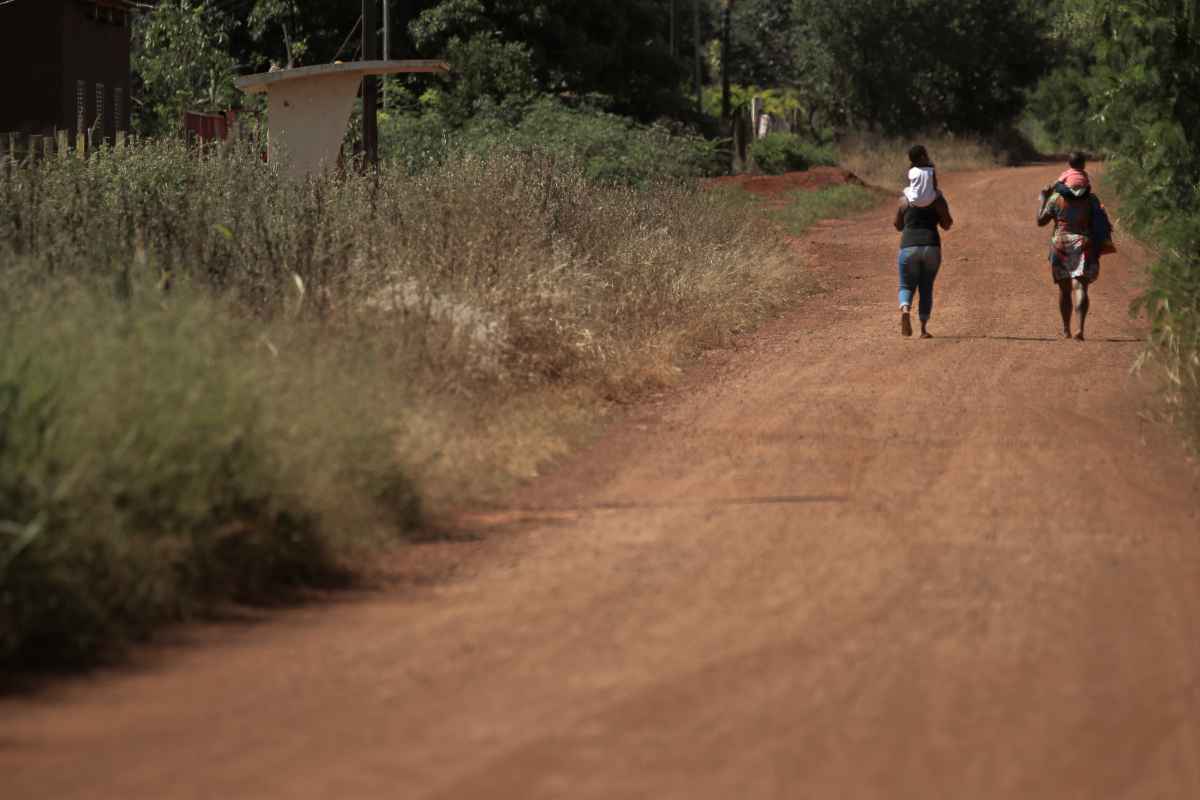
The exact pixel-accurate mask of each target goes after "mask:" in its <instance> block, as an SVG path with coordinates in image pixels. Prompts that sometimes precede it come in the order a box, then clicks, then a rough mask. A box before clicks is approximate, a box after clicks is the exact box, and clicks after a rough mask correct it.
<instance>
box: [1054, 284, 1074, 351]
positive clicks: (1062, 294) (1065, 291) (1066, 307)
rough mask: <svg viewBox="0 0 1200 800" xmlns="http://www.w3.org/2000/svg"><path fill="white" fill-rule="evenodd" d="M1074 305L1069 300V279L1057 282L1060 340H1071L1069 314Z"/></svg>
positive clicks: (1070, 299)
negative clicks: (1061, 324) (1060, 325)
mask: <svg viewBox="0 0 1200 800" xmlns="http://www.w3.org/2000/svg"><path fill="white" fill-rule="evenodd" d="M1074 307H1075V304H1074V301H1073V300H1072V298H1071V279H1070V278H1067V279H1066V280H1062V281H1059V282H1058V311H1059V313H1060V314H1062V323H1063V326H1062V338H1064V339H1070V338H1071V312H1072V311H1073V310H1074Z"/></svg>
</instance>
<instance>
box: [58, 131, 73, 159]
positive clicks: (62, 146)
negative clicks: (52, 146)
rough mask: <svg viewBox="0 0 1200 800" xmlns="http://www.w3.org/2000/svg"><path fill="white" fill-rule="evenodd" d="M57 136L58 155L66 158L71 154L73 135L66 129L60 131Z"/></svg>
mask: <svg viewBox="0 0 1200 800" xmlns="http://www.w3.org/2000/svg"><path fill="white" fill-rule="evenodd" d="M56 138H57V139H58V157H59V158H66V157H67V156H69V155H70V154H71V137H70V136H68V135H67V132H66V131H58V133H57V136H56Z"/></svg>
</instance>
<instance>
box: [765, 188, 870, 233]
mask: <svg viewBox="0 0 1200 800" xmlns="http://www.w3.org/2000/svg"><path fill="white" fill-rule="evenodd" d="M879 202H880V201H879V194H878V193H877V192H873V191H871V190H870V189H867V188H866V187H863V186H856V185H854V184H843V185H842V186H830V187H828V188H826V189H819V190H817V191H815V192H812V191H798V192H792V193H791V194H790V195H789V196H788V202H787V205H786V206H785V207H784V208H782V209H779V210H778V211H773V212H772V213H771V216H772V218H774V219H775V220H776V221H777V222H779V223H781V224H782V225H783V227H784V230H786V231H787V232H788V233H789V234H791V235H792V236H799V235H800V234H802V233H804V231H806V230H808V229H809V228H810V227H812V225H813V224H814V223H816V222H817V221H818V220H822V219H830V218H833V217H843V216H847V215H849V214H854V213H857V212H859V211H869V210H870V209H872V208H875V207H877V206H878V205H879Z"/></svg>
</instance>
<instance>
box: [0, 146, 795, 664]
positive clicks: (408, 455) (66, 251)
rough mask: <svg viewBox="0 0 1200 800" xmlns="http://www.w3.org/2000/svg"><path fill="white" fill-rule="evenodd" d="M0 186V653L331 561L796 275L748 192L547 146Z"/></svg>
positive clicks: (595, 406) (764, 309)
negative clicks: (310, 175)
mask: <svg viewBox="0 0 1200 800" xmlns="http://www.w3.org/2000/svg"><path fill="white" fill-rule="evenodd" d="M0 198H8V199H11V200H14V201H15V200H16V199H20V200H21V202H4V203H3V204H0V282H2V285H3V287H4V291H3V292H0V319H2V320H3V322H0V332H2V333H3V337H4V341H5V347H4V348H2V350H0V667H14V666H18V665H23V666H26V667H28V666H31V665H34V664H47V663H60V664H61V663H86V662H88V661H90V660H93V659H95V658H97V657H99V656H101V655H103V654H104V653H105V652H106V651H108V650H109V649H111V648H112V647H113V646H115V645H118V644H119V643H120V642H121V641H124V640H127V639H129V638H137V637H140V636H143V635H145V634H147V633H148V632H150V631H151V630H152V629H153V628H154V627H155V626H157V625H160V624H162V623H164V622H167V621H170V620H177V619H181V618H186V617H188V616H191V615H194V614H201V613H204V612H205V611H206V610H207V609H209V608H212V607H213V605H214V604H218V603H221V602H225V601H227V600H229V599H254V598H271V597H275V596H276V595H277V592H278V591H280V589H281V587H285V588H286V587H288V586H305V585H311V584H313V583H320V582H322V581H324V580H326V579H328V578H329V577H330V576H336V575H338V574H339V572H340V570H341V567H343V566H345V565H347V564H348V565H350V566H351V567H353V566H354V565H355V564H356V563H359V562H358V559H359V558H360V554H361V552H362V551H363V548H373V547H375V546H377V545H379V544H380V543H381V542H387V541H395V540H396V539H397V538H398V537H399V536H403V535H406V534H409V533H411V532H413V531H414V530H415V529H416V527H417V526H418V524H419V522H420V512H421V510H422V509H427V510H428V511H429V513H430V514H431V515H433V516H437V515H438V514H439V513H441V512H442V511H443V510H445V509H449V508H455V507H458V508H461V507H462V506H463V505H464V504H467V503H472V502H477V501H480V500H482V499H485V498H487V497H489V496H493V495H494V494H495V493H496V492H497V491H501V490H503V489H505V488H507V487H508V486H510V485H511V484H512V482H513V481H515V480H519V479H521V478H523V477H525V476H527V475H529V474H530V473H531V472H532V471H533V470H534V469H535V468H536V466H537V465H538V464H539V463H541V462H543V461H544V460H545V458H546V457H548V456H550V455H553V454H555V453H559V452H562V450H563V448H564V446H565V444H564V443H565V442H566V441H568V440H569V438H570V436H571V435H572V433H573V431H574V430H575V427H574V426H575V425H577V424H578V423H579V422H581V421H586V420H588V419H590V418H593V417H594V416H595V415H596V413H597V411H598V410H599V409H600V408H602V407H603V405H604V403H605V402H606V401H609V400H613V399H624V398H628V397H630V396H632V395H633V394H635V393H637V392H638V391H640V390H642V389H644V388H647V387H650V386H654V385H658V384H661V383H663V382H665V381H669V380H671V379H672V377H673V376H674V375H675V374H676V372H677V368H678V366H679V365H680V364H681V363H682V362H683V361H684V360H685V359H687V358H688V357H689V356H690V355H691V354H692V353H694V352H696V351H697V350H699V349H701V348H707V347H712V346H717V345H720V344H721V343H723V342H725V341H727V340H728V339H729V337H731V336H732V335H733V334H734V333H736V332H738V331H742V330H745V329H747V328H748V327H749V326H751V325H753V324H754V323H755V322H756V321H759V320H761V319H762V318H764V316H765V315H767V314H769V313H770V312H772V311H773V310H775V309H778V308H780V307H782V306H783V305H785V304H787V303H788V302H789V301H790V300H791V299H792V298H794V297H796V296H797V293H798V292H799V291H801V290H803V289H804V284H805V277H804V273H803V271H801V270H797V269H795V266H794V264H793V259H792V256H791V254H790V253H789V252H788V249H787V247H786V245H785V244H784V243H783V242H782V241H780V238H779V237H778V236H775V235H772V234H770V233H769V232H768V231H765V230H764V229H763V227H762V226H763V221H762V219H761V215H760V214H759V213H757V212H756V210H755V209H754V208H751V207H748V206H747V205H745V204H741V203H736V202H731V201H730V200H729V199H728V198H726V197H723V196H721V195H720V194H718V193H702V192H700V191H698V190H696V189H693V188H689V187H687V186H685V185H683V184H680V183H673V184H670V185H656V186H652V187H650V188H647V189H644V190H639V189H635V188H631V187H628V186H620V185H611V184H610V185H597V184H596V183H595V182H594V181H591V180H589V179H588V178H587V176H586V174H585V172H584V170H583V169H581V168H579V167H577V166H575V165H572V164H569V163H562V162H552V161H549V160H547V159H544V158H539V157H537V156H528V155H524V156H523V155H514V154H507V155H506V154H503V153H498V154H496V155H495V156H494V157H492V158H490V159H487V160H483V159H478V158H470V157H467V158H459V159H454V160H451V161H448V162H447V163H445V164H443V165H442V166H440V167H437V168H436V169H434V170H432V171H430V172H427V173H425V174H422V175H419V176H416V177H411V176H409V175H408V174H407V172H406V171H403V170H398V169H397V170H392V171H388V172H386V173H385V174H384V175H383V176H381V177H380V178H379V179H378V180H374V179H369V178H354V177H351V178H343V179H337V178H333V177H330V178H326V179H322V180H319V181H312V182H309V183H306V184H297V183H292V182H288V181H285V180H281V179H279V178H278V176H277V175H276V174H275V173H274V172H273V171H272V168H271V167H270V166H268V165H263V164H262V163H261V162H259V161H258V160H257V159H256V158H255V157H254V154H252V153H237V152H227V153H224V154H222V155H220V156H214V157H208V158H196V157H195V156H194V155H193V154H190V153H188V152H187V151H186V150H184V149H183V148H179V147H176V146H174V145H169V144H163V145H146V146H141V147H134V148H131V149H129V150H128V151H126V152H125V153H124V154H120V155H118V154H102V155H100V156H98V157H96V158H93V159H89V160H87V161H77V160H74V159H72V160H65V161H57V160H55V161H48V162H44V163H41V164H36V165H29V164H26V165H21V166H17V167H12V168H10V169H8V170H4V171H2V172H0ZM164 287H169V288H164Z"/></svg>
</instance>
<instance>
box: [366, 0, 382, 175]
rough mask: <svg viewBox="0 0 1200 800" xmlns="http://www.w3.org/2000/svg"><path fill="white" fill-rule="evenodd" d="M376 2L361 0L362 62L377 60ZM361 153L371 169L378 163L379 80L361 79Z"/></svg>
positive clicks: (377, 19) (377, 26)
mask: <svg viewBox="0 0 1200 800" xmlns="http://www.w3.org/2000/svg"><path fill="white" fill-rule="evenodd" d="M377 4H378V0H363V48H362V51H363V55H362V57H363V61H375V60H377V59H378V58H379V17H378V15H377V12H378V10H379V9H378V5H377ZM362 96H363V151H364V155H365V156H366V159H367V163H368V164H370V165H371V166H372V167H374V166H376V165H377V164H378V163H379V80H378V79H377V78H376V77H375V76H374V75H366V76H364V77H363V88H362Z"/></svg>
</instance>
